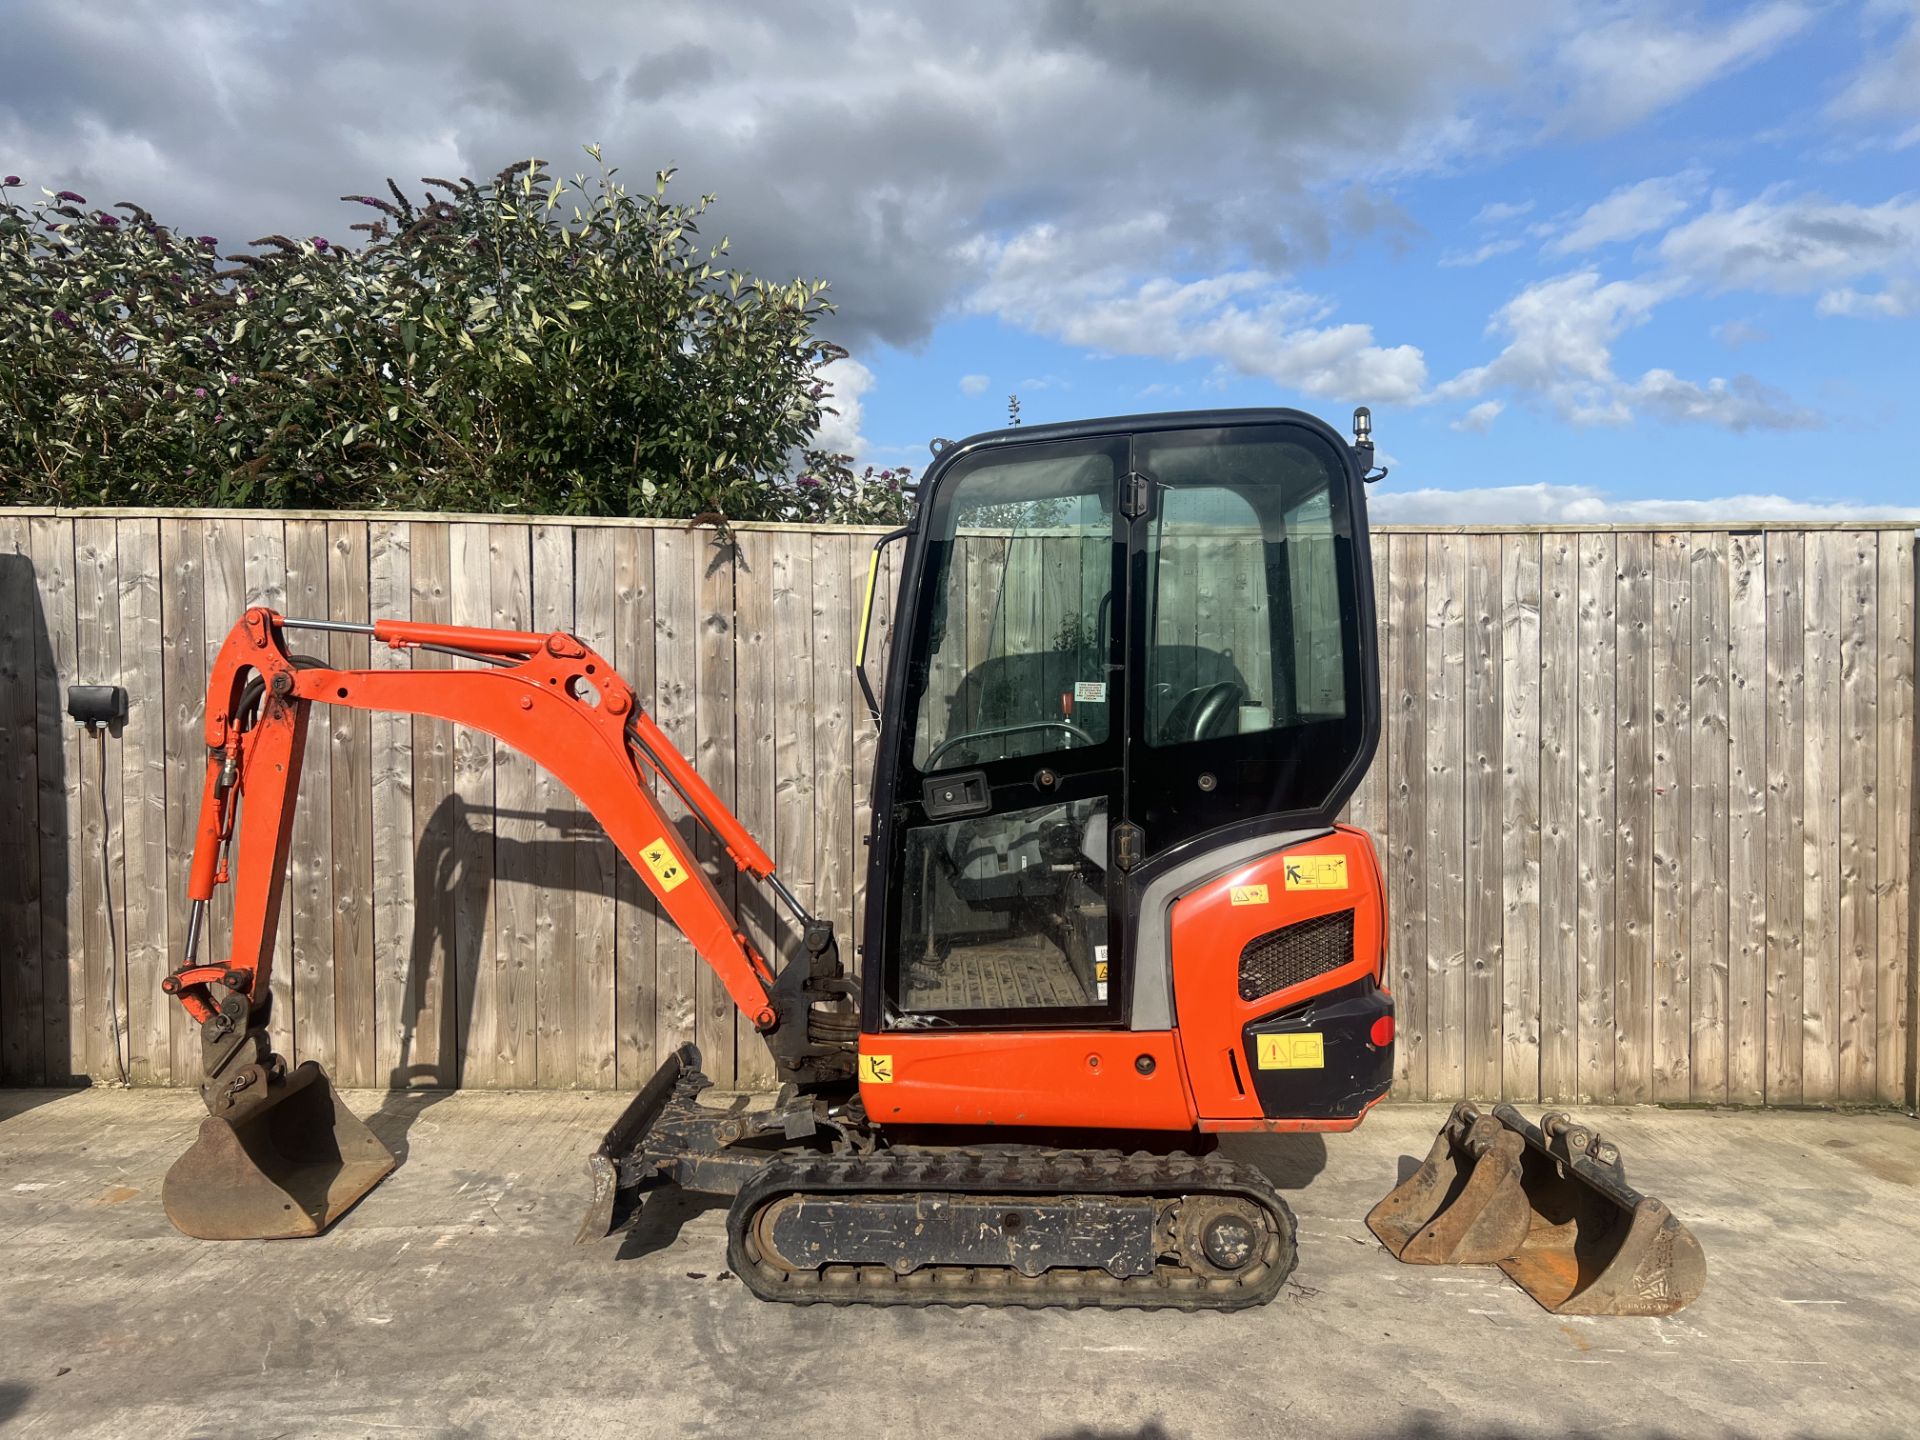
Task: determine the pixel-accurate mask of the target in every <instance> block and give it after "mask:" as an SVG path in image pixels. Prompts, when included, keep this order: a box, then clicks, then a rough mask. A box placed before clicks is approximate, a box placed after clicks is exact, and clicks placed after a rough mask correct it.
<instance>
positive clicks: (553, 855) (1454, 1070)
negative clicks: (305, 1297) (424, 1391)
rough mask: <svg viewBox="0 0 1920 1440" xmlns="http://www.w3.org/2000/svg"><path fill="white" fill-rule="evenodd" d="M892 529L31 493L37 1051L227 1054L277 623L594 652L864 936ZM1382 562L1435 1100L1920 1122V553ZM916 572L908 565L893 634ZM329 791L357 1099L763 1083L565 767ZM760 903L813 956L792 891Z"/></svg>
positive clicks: (494, 767) (380, 735) (1389, 867)
mask: <svg viewBox="0 0 1920 1440" xmlns="http://www.w3.org/2000/svg"><path fill="white" fill-rule="evenodd" d="M870 543H871V536H870V532H865V531H855V530H831V529H821V530H801V529H794V528H782V527H753V526H744V527H741V528H740V529H739V530H737V531H736V532H735V534H734V539H733V542H732V543H731V544H727V543H724V542H722V541H721V540H720V539H719V538H718V537H717V536H716V535H715V533H714V532H713V531H711V530H688V529H685V528H681V527H676V526H665V525H658V524H650V523H646V522H624V521H622V522H559V521H518V520H501V519H497V518H487V519H471V520H469V519H464V518H457V519H452V520H449V519H447V518H445V517H438V516H395V515H374V516H365V515H317V516H316V515H306V514H277V513H276V514H252V513H247V514H241V513H232V512H227V513H209V512H139V511H91V512H53V511H25V510H13V511H0V617H4V624H3V625H0V1077H4V1079H5V1081H6V1082H8V1083H14V1084H36V1083H42V1082H49V1081H50V1082H55V1083H58V1082H62V1081H65V1080H66V1079H68V1078H69V1077H75V1076H93V1077H111V1076H114V1075H116V1074H117V1072H118V1070H119V1065H120V1062H119V1060H118V1059H117V1058H116V1055H117V1053H118V1054H121V1055H124V1057H125V1063H126V1065H127V1068H128V1071H129V1074H130V1076H131V1078H132V1079H133V1081H134V1082H135V1083H142V1084H182V1083H192V1082H194V1081H195V1080H196V1079H197V1069H198V1065H197V1050H196V1045H195V1042H194V1037H193V1035H192V1034H191V1033H190V1031H191V1027H190V1026H188V1025H187V1024H186V1023H184V1020H183V1017H182V1016H181V1014H180V1013H179V1010H178V1007H177V1006H176V1005H174V1004H173V1002H171V1001H168V1000H166V999H165V998H164V997H163V996H162V995H161V993H160V988H159V982H160V978H161V976H162V975H163V974H164V973H165V972H166V970H167V969H168V968H170V965H171V957H172V956H173V955H174V954H175V953H176V952H177V951H178V949H179V946H180V941H181V937H182V935H183V933H184V910H185V905H184V899H183V896H182V880H183V875H184V868H185V857H186V853H187V849H188V845H187V837H188V832H189V828H190V825H191V821H192V815H193V809H194V806H195V804H196V802H197V798H198V789H199V785H200V778H201V757H202V751H201V742H200V738H199V736H200V723H201V708H202V701H203V687H204V684H205V676H206V670H207V665H208V661H209V659H210V658H211V652H212V650H213V649H214V648H215V647H216V646H217V645H218V644H219V641H220V639H221V637H222V636H223V635H224V634H225V632H226V630H227V628H228V627H229V625H230V624H231V623H232V621H233V619H234V618H235V617H237V616H238V614H239V613H240V611H241V610H242V609H243V608H244V607H245V606H246V605H247V604H249V603H254V602H261V603H266V604H270V605H273V606H275V607H277V608H282V609H284V610H285V611H287V612H288V613H293V614H300V615H308V616H327V617H331V618H333V619H336V620H364V619H367V618H369V616H406V615H411V616H412V617H413V618H415V619H418V620H432V621H448V622H453V623H462V624H477V625H493V626H504V627H511V628H516V629H521V628H535V629H545V628H559V629H569V630H572V631H575V632H576V633H578V634H580V635H581V636H582V637H583V638H584V639H586V640H587V641H588V642H589V643H591V644H593V645H595V646H596V647H597V648H599V649H601V650H602V651H603V652H604V653H606V654H607V655H608V656H609V658H611V659H612V660H613V661H614V662H615V663H616V664H617V665H618V666H619V667H620V669H621V670H622V672H623V673H624V674H625V675H626V676H627V677H628V679H629V680H631V681H632V682H633V684H634V685H635V687H636V688H637V689H638V690H639V692H640V694H641V696H642V698H643V700H644V699H646V698H647V697H651V706H650V708H651V709H652V710H653V712H654V714H655V715H656V717H657V718H658V719H659V720H660V722H661V724H662V725H663V726H664V727H665V728H666V730H667V731H668V733H669V734H671V735H672V736H674V737H675V739H676V740H677V741H678V742H679V743H680V744H681V746H682V747H683V748H684V749H685V750H686V751H687V753H688V754H690V755H691V756H692V757H693V758H694V759H695V761H696V762H697V764H698V766H699V768H700V771H701V773H702V774H703V775H704V776H705V777H706V778H707V780H708V781H709V782H710V783H711V784H712V785H713V786H714V787H715V789H716V790H717V791H718V792H719V793H720V794H721V795H722V796H723V797H724V798H725V799H727V800H728V801H729V802H730V803H731V804H732V805H733V806H734V807H735V808H736V809H737V810H738V812H739V814H740V815H741V817H742V819H743V820H744V821H745V822H746V824H747V825H748V827H749V828H750V829H751V830H753V832H754V833H755V834H756V835H758V836H760V837H762V839H763V842H764V843H765V844H766V846H767V848H768V850H769V851H770V852H771V853H772V855H773V856H774V859H775V861H776V863H777V864H778V865H779V866H780V867H781V869H782V871H783V873H785V874H786V875H787V876H788V878H789V879H790V881H791V882H792V883H793V885H794V888H795V889H796V890H797V891H798V892H799V893H800V895H801V896H802V898H803V899H804V900H805V901H806V902H807V903H808V904H809V905H810V906H812V907H813V908H814V909H816V910H817V911H819V912H820V913H822V914H824V915H827V916H829V917H831V918H832V919H833V920H834V921H835V922H836V924H837V925H838V926H839V927H840V930H841V933H842V934H843V935H852V934H853V933H854V926H855V922H856V920H857V917H858V916H859V909H860V903H861V898H862V897H861V889H862V885H863V881H864V857H865V851H864V849H863V848H862V847H861V846H860V844H859V837H860V836H861V835H863V834H864V833H865V831H866V826H867V809H866V802H867V784H868V775H869V771H870V769H871V766H872V759H873V740H874V732H873V729H872V727H871V725H870V724H869V723H868V722H867V719H866V716H865V713H864V709H863V707H862V706H861V704H860V701H859V698H858V692H857V689H856V687H855V684H854V681H853V679H852V676H851V673H850V665H849V656H850V652H851V649H852V643H853V631H854V627H855V624H856V622H857V619H858V613H859V604H860V599H861V593H862V587H863V584H864V579H865V570H866V557H867V550H868V546H869V545H870ZM1374 564H1375V579H1376V585H1377V589H1378V593H1379V598H1380V641H1381V652H1380V671H1381V682H1382V690H1383V698H1384V701H1385V705H1384V711H1385V716H1386V722H1385V730H1384V735H1383V740H1382V747H1381V751H1380V756H1379V759H1378V760H1377V761H1376V762H1375V765H1374V767H1373V770H1372V772H1371V774H1370V775H1369V777H1368V779H1367V781H1366V783H1365V785H1364V786H1363V787H1362V789H1361V791H1360V793H1359V794H1358V795H1357V796H1356V797H1355V799H1354V802H1353V805H1352V815H1353V818H1354V819H1355V820H1356V821H1357V822H1359V823H1361V824H1364V825H1367V826H1369V827H1370V828H1372V829H1373V830H1374V831H1375V832H1376V834H1377V836H1378V839H1379V844H1380V848H1381V854H1382V858H1383V862H1384V864H1385V868H1386V871H1387V874H1388V877H1389V882H1388V883H1389V900H1390V906H1391V912H1392V929H1391V957H1390V964H1391V972H1392V980H1391V983H1392V985H1393V988H1394V991H1395V993H1396V998H1397V1004H1398V1009H1399V1035H1400V1041H1399V1052H1398V1053H1399V1069H1400V1083H1399V1086H1398V1093H1400V1094H1402V1095H1404V1096H1407V1097H1410V1098H1425V1097H1436V1098H1440V1097H1454V1096H1458V1095H1462V1094H1467V1095H1474V1096H1479V1097H1494V1096H1505V1097H1507V1098H1511V1099H1518V1100H1535V1099H1545V1100H1618V1101H1629V1102H1630V1101H1647V1100H1653V1101H1698V1102H1732V1103H1742V1104H1758V1103H1773V1104H1798V1103H1822V1102H1840V1101H1858V1102H1866V1103H1873V1102H1900V1101H1902V1100H1906V1101H1907V1102H1908V1103H1909V1104H1910V1103H1911V1100H1912V1096H1911V1085H1912V1081H1913V1075H1914V1071H1915V1066H1914V1027H1912V1026H1911V1025H1910V1024H1909V1019H1908V1017H1909V1014H1910V1013H1911V1011H1912V1008H1913V1005H1914V1000H1913V995H1912V991H1913V986H1914V981H1915V970H1916V965H1915V920H1914V911H1915V886H1914V878H1913V870H1914V856H1915V851H1916V846H1915V838H1914V837H1915V829H1916V825H1920V818H1917V816H1916V799H1915V783H1914V776H1915V737H1914V709H1915V707H1914V695H1915V593H1916V579H1915V576H1916V571H1915V557H1914V535H1913V532H1912V531H1911V530H1910V529H1906V528H1897V527H1875V526H1859V527H1849V528H1820V527H1805V528H1789V527H1767V528H1764V529H1752V530H1742V529H1708V530H1653V529H1644V528H1629V527H1622V528H1618V529H1606V528H1598V529H1592V528H1574V529H1566V530H1539V529H1522V530H1510V531H1481V530H1444V529H1394V528H1391V527H1390V528H1388V529H1385V530H1383V531H1380V532H1377V533H1376V540H1375V554H1374ZM891 593H892V576H891V572H890V571H885V572H883V575H882V604H881V606H880V612H881V613H880V615H879V618H878V620H877V622H876V624H877V626H878V628H879V631H880V642H881V645H882V647H883V650H884V644H885V627H886V624H887V621H888V620H889V618H890V609H889V606H888V603H887V602H888V599H889V597H890V596H891ZM313 644H314V646H315V647H316V648H318V647H324V650H325V654H326V658H327V659H328V660H329V661H330V662H331V663H333V664H336V665H355V666H361V665H367V664H369V663H371V664H374V665H394V664H406V663H409V661H408V659H407V657H405V656H396V655H394V654H393V653H391V652H387V651H385V650H384V649H375V650H373V651H372V653H371V654H370V653H369V646H368V645H367V643H366V642H365V641H364V640H361V639H356V638H352V637H342V636H333V637H316V638H315V639H314V641H313ZM411 663H417V664H421V665H429V664H432V663H434V662H433V659H432V657H430V656H420V657H417V658H416V659H415V660H414V661H413V662H411ZM76 681H79V682H89V681H92V682H108V681H116V682H119V683H123V684H125V685H127V687H128V688H129V689H130V691H131V692H132V697H133V705H132V715H131V718H130V720H129V722H128V724H127V726H126V727H125V729H124V731H123V733H122V734H121V735H119V736H118V737H116V738H106V739H96V738H94V737H90V736H86V735H84V734H83V733H82V732H80V731H79V729H78V728H77V727H76V726H74V725H73V724H71V723H70V722H68V721H67V720H66V719H65V716H64V713H63V711H64V701H65V689H66V686H67V685H68V684H69V683H72V682H76ZM303 792H304V796H305V800H306V803H305V804H303V805H302V807H301V809H300V811H299V819H298V822H297V829H296V833H295V841H294V851H293V862H292V871H291V877H290V882H289V889H288V897H287V903H286V905H285V907H284V913H283V916H282V921H281V927H282V933H281V943H280V947H279V955H278V960H277V962H276V973H275V980H274V991H275V1006H276V1016H277V1021H276V1023H277V1025H278V1027H279V1029H280V1030H281V1032H282V1034H283V1035H284V1037H285V1039H284V1044H285V1045H286V1046H287V1047H288V1048H290V1050H291V1051H292V1055H293V1057H294V1058H299V1059H306V1058H315V1059H319V1060H321V1061H322V1062H323V1063H324V1064H326V1065H327V1066H328V1067H329V1068H330V1069H331V1070H332V1071H333V1073H334V1074H335V1075H336V1076H337V1077H338V1078H339V1079H340V1081H341V1082H342V1083H343V1084H348V1085H372V1086H387V1085H393V1086H450V1085H455V1084H463V1085H478V1086H536V1085H537V1086H586V1087H620V1088H628V1087H632V1086H634V1085H636V1084H638V1083H639V1082H640V1081H641V1080H643V1079H644V1078H645V1077H646V1076H647V1075H649V1074H650V1073H651V1072H652V1070H653V1068H654V1067H655V1065H656V1064H657V1063H658V1062H659V1060H660V1058H661V1057H662V1056H663V1055H664V1054H665V1053H666V1051H667V1050H668V1049H669V1048H670V1047H671V1046H673V1045H674V1044H677V1043H678V1042H679V1041H681V1040H683V1039H691V1040H694V1041H696V1042H697V1043H698V1044H699V1045H700V1047H701V1048H702V1050H703V1051H704V1052H705V1054H706V1055H707V1057H708V1060H709V1068H710V1070H711V1071H712V1072H713V1073H714V1074H716V1076H719V1077H723V1078H724V1077H737V1078H739V1079H740V1080H743V1081H748V1082H752V1081H758V1080H762V1079H764V1078H766V1077H767V1075H768V1073H769V1065H768V1062H767V1058H766V1055H765V1051H764V1049H763V1048H762V1047H761V1045H760V1044H759V1042H758V1041H757V1039H755V1037H754V1036H753V1034H752V1032H751V1030H749V1029H747V1028H746V1027H745V1026H744V1025H742V1024H741V1023H740V1022H739V1021H738V1020H737V1018H736V1017H735V1016H734V1015H733V1013H732V1010H731V1008H730V1006H729V1004H728V1003H727V999H726V996H725V994H724V993H723V992H722V991H721V989H720V988H719V986H718V985H717V984H716V983H715V982H714V980H713V978H712V976H711V975H710V974H709V973H708V971H707V970H706V968H705V967H704V966H703V965H701V964H700V963H698V961H697V959H696V957H695V955H694V954H693V951H692V950H691V948H690V947H689V946H688V944H687V943H686V941H685V940H684V939H682V938H681V937H680V936H679V934H678V933H677V932H676V931H675V930H674V929H673V928H672V926H671V925H669V924H668V923H666V922H665V921H664V920H661V919H659V918H658V917H657V916H656V915H655V913H654V910H653V908H652V904H651V902H650V900H649V899H648V898H647V896H646V893H645V891H644V889H643V887H641V886H640V885H639V884H638V882H637V881H636V880H635V878H634V876H633V875H632V874H631V873H630V872H629V871H628V870H627V868H626V866H625V863H624V861H621V860H619V858H618V857H617V856H616V855H615V854H614V852H613V850H612V847H611V846H610V845H609V843H608V842H607V841H606V840H605V839H604V838H603V837H602V836H601V835H600V834H599V832H598V829H597V827H596V826H595V825H594V824H593V822H592V820H591V819H590V817H588V816H587V815H585V814H584V812H582V811H581V810H580V808H579V806H578V805H577V804H576V803H575V802H573V800H572V799H571V797H569V796H568V795H566V793H565V792H564V791H562V790H560V789H559V787H558V786H557V785H555V784H554V783H553V782H551V781H549V780H548V779H547V778H546V777H545V776H544V775H543V774H541V773H540V772H539V771H538V770H536V769H535V768H534V766H533V765H532V764H531V763H529V762H528V761H527V760H526V759H524V758H523V757H521V756H519V755H516V754H514V753H513V752H511V751H509V750H507V749H504V748H502V747H500V746H498V745H496V744H494V743H493V742H492V741H491V740H489V739H488V738H487V737H485V736H483V735H479V734H476V733H473V732H469V731H465V730H456V729H454V728H453V727H452V726H449V725H447V724H445V723H444V722H439V721H432V720H420V719H412V718H409V717H404V716H381V715H368V714H364V713H359V712H352V711H341V712H337V713H321V712H316V716H315V723H314V725H313V727H312V729H311V732H310V739H309V749H308V756H307V760H306V766H305V779H304V785H303ZM721 884H722V889H723V892H724V893H725V894H727V895H728V896H730V897H732V896H736V895H737V897H738V900H739V902H740V904H741V906H742V908H743V911H744V914H745V916H746V921H747V924H748V926H749V928H750V929H751V930H753V931H754V932H755V934H756V938H757V939H758V940H759V942H760V943H762V944H763V945H767V944H774V943H779V941H778V939H777V932H776V933H770V931H773V930H774V927H776V926H778V925H779V923H780V922H779V921H777V920H776V919H775V917H774V916H773V915H772V914H771V912H770V911H769V910H768V908H767V907H766V905H765V903H764V901H763V899H762V897H761V894H760V891H759V889H758V887H756V886H752V885H744V886H741V885H737V884H736V882H735V880H734V878H733V877H732V876H731V875H730V874H729V875H727V876H726V877H725V878H724V879H723V881H722V882H721ZM223 927H224V920H223V918H222V917H219V916H216V926H215V930H216V933H224V929H223ZM849 954H851V950H850V949H849ZM116 1015H117V1016H118V1017H119V1023H120V1024H121V1025H122V1026H124V1037H123V1038H120V1039H119V1040H118V1041H116V1033H115V1024H116V1020H115V1017H116Z"/></svg>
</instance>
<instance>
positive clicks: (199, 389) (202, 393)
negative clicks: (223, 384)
mask: <svg viewBox="0 0 1920 1440" xmlns="http://www.w3.org/2000/svg"><path fill="white" fill-rule="evenodd" d="M193 398H194V399H196V400H204V399H206V398H207V392H206V388H205V387H204V386H201V385H196V386H194V387H193Z"/></svg>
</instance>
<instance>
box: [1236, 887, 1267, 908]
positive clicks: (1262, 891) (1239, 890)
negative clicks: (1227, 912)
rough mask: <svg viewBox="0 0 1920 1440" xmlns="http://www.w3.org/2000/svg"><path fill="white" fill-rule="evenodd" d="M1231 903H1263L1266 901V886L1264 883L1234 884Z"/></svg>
mask: <svg viewBox="0 0 1920 1440" xmlns="http://www.w3.org/2000/svg"><path fill="white" fill-rule="evenodd" d="M1233 903H1234V904H1236V905H1264V904H1266V903H1267V887H1266V886H1264V885H1236V886H1234V887H1233Z"/></svg>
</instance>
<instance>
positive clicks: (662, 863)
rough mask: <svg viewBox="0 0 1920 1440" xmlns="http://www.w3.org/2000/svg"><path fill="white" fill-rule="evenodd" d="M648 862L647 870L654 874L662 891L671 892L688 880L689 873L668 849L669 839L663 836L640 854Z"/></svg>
mask: <svg viewBox="0 0 1920 1440" xmlns="http://www.w3.org/2000/svg"><path fill="white" fill-rule="evenodd" d="M640 854H641V857H642V858H643V859H645V860H646V862H647V869H649V870H651V871H652V872H653V878H654V879H656V880H658V881H659V882H660V888H661V889H662V890H671V889H673V887H674V886H676V885H679V884H681V883H682V882H683V881H685V880H686V878H687V872H686V871H685V870H683V869H682V868H681V866H680V861H679V859H678V857H676V856H675V855H674V853H673V851H671V850H669V849H668V848H667V837H666V836H664V835H662V836H661V837H660V838H659V839H658V840H655V841H654V842H653V843H652V844H651V845H649V846H647V848H646V849H644V850H642V851H641V852H640Z"/></svg>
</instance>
